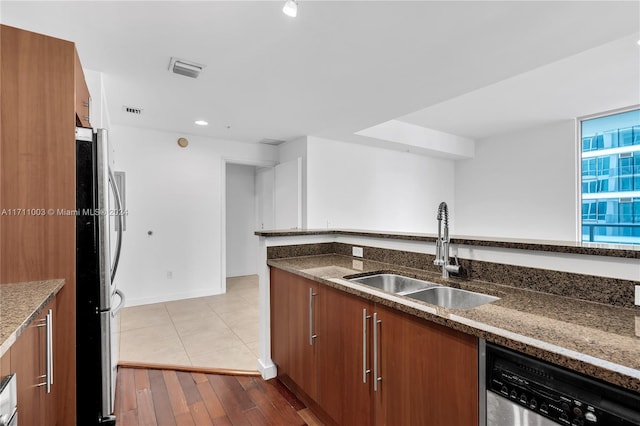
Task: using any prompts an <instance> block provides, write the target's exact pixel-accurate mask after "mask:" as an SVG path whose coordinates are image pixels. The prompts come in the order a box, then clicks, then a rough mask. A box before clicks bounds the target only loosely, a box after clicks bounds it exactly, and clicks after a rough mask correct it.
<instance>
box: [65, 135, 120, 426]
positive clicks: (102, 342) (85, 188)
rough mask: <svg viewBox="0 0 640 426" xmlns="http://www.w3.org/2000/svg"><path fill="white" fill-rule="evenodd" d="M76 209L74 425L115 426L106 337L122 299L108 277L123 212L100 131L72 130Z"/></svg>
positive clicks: (112, 354)
mask: <svg viewBox="0 0 640 426" xmlns="http://www.w3.org/2000/svg"><path fill="white" fill-rule="evenodd" d="M76 209H77V210H76V310H77V311H76V357H77V360H76V361H77V371H76V377H77V379H76V395H77V396H76V398H77V424H78V425H83V426H85V425H87V426H90V425H115V416H114V415H113V414H114V407H113V403H114V396H115V379H116V374H117V361H118V358H117V346H116V345H115V343H116V342H115V341H113V339H112V333H113V332H114V331H115V330H114V329H115V327H116V324H117V323H116V314H117V312H118V310H119V309H120V308H121V307H122V306H124V295H123V294H122V292H121V291H120V290H118V289H117V288H116V287H115V284H114V277H115V273H116V269H117V267H118V260H119V257H120V249H121V245H122V231H123V220H122V219H123V212H122V202H121V199H120V194H119V191H118V187H117V185H116V183H115V180H114V177H113V174H112V172H111V170H110V167H109V148H108V143H107V132H106V130H104V129H98V130H96V131H94V130H93V129H90V128H83V127H77V128H76ZM114 231H115V232H114ZM112 233H115V236H114V237H113V238H111V235H112Z"/></svg>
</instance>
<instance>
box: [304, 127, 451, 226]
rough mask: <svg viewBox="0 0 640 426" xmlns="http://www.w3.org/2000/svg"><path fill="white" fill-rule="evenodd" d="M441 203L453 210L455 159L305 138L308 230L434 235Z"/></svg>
mask: <svg viewBox="0 0 640 426" xmlns="http://www.w3.org/2000/svg"><path fill="white" fill-rule="evenodd" d="M441 201H446V202H447V203H448V205H449V209H450V211H453V212H455V211H456V206H455V204H454V162H453V160H446V159H437V158H431V157H426V156H422V155H416V154H411V153H406V152H398V151H392V150H387V149H382V148H375V147H368V146H364V145H359V144H352V143H346V142H339V141H333V140H328V139H321V138H316V137H309V138H307V212H308V216H307V221H308V222H307V225H308V227H309V228H352V229H366V230H383V231H402V232H418V233H424V232H430V233H433V232H437V221H436V213H437V210H438V205H439V204H440V202H441ZM453 229H455V222H454V223H453ZM453 229H452V230H453Z"/></svg>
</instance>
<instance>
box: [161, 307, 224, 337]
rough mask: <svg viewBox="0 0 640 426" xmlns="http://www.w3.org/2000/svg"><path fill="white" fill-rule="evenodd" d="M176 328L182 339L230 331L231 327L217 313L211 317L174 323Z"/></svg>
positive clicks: (213, 313)
mask: <svg viewBox="0 0 640 426" xmlns="http://www.w3.org/2000/svg"><path fill="white" fill-rule="evenodd" d="M173 324H174V326H175V327H176V330H177V331H178V335H180V336H181V337H185V336H191V335H194V334H195V335H199V334H200V335H205V334H215V333H224V332H228V331H230V329H229V326H228V325H227V324H226V323H225V322H224V321H223V320H222V318H220V317H219V316H218V315H217V314H216V313H215V312H212V313H211V315H210V316H207V317H204V318H198V319H195V320H189V319H188V320H184V321H174V322H173Z"/></svg>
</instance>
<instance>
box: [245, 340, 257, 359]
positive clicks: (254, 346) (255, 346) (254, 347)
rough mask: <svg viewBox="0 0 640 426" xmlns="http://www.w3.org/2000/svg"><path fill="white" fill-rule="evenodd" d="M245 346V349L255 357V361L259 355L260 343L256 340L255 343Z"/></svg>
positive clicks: (248, 343)
mask: <svg viewBox="0 0 640 426" xmlns="http://www.w3.org/2000/svg"><path fill="white" fill-rule="evenodd" d="M246 344H247V348H248V349H249V350H250V351H251V353H252V354H254V355H255V356H256V359H257V358H258V357H259V355H260V342H259V341H258V340H256V341H255V342H246Z"/></svg>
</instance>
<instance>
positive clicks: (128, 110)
mask: <svg viewBox="0 0 640 426" xmlns="http://www.w3.org/2000/svg"><path fill="white" fill-rule="evenodd" d="M122 110H123V111H124V112H126V113H128V114H133V115H142V108H134V107H130V106H126V105H122Z"/></svg>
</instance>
